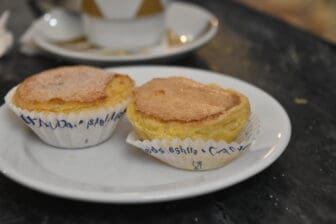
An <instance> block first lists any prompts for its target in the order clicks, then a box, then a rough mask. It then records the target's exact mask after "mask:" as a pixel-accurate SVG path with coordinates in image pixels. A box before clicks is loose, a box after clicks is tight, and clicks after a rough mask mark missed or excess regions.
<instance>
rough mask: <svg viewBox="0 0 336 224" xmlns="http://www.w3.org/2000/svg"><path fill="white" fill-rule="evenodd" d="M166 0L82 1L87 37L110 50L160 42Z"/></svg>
mask: <svg viewBox="0 0 336 224" xmlns="http://www.w3.org/2000/svg"><path fill="white" fill-rule="evenodd" d="M168 4H169V0H82V7H81V10H82V22H83V26H84V30H85V35H86V36H87V38H88V40H89V41H90V42H91V43H93V44H95V45H97V46H101V47H105V48H108V49H111V50H126V51H133V50H139V49H143V48H147V47H151V46H153V45H157V44H159V43H160V42H161V41H162V38H163V35H164V33H165V11H166V9H167V7H168Z"/></svg>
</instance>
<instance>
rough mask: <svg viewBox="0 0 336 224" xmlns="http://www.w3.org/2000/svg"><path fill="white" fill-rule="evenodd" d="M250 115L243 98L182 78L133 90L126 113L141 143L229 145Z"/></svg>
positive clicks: (164, 80)
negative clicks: (169, 141) (188, 140)
mask: <svg viewBox="0 0 336 224" xmlns="http://www.w3.org/2000/svg"><path fill="white" fill-rule="evenodd" d="M250 114H251V112H250V105H249V101H248V99H247V97H246V96H244V95H243V94H241V93H239V92H237V91H234V90H231V89H222V88H221V87H218V86H215V85H204V84H201V83H198V82H195V81H193V80H191V79H188V78H183V77H170V78H156V79H153V80H151V81H150V82H148V83H146V84H144V85H143V86H141V87H138V88H136V89H135V90H134V92H133V100H132V101H131V102H130V103H129V105H128V109H127V116H128V118H129V120H130V121H131V123H132V124H133V126H134V128H135V131H136V132H137V134H138V135H139V136H140V137H141V138H142V139H173V138H179V139H185V138H191V139H203V140H215V141H220V140H225V141H227V142H231V141H233V140H234V139H235V138H236V136H237V135H238V133H239V132H240V131H241V130H242V128H244V127H245V125H246V123H247V121H248V119H249V116H250Z"/></svg>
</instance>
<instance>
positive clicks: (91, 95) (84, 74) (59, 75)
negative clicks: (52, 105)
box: [16, 66, 113, 103]
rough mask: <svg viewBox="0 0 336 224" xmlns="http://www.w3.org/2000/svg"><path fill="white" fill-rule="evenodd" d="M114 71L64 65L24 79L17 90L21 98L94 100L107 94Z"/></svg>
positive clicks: (37, 99)
mask: <svg viewBox="0 0 336 224" xmlns="http://www.w3.org/2000/svg"><path fill="white" fill-rule="evenodd" d="M112 77H113V74H111V73H109V72H107V71H105V70H103V69H99V68H95V67H90V66H65V67H59V68H55V69H50V70H46V71H43V72H41V73H39V74H36V75H33V76H31V77H29V78H27V79H26V80H24V81H23V82H22V83H21V84H20V85H19V87H18V89H17V90H16V91H17V92H16V94H18V96H20V98H21V100H24V101H28V102H47V101H50V100H53V99H57V100H63V101H66V102H83V103H88V102H93V101H95V100H99V99H102V98H105V97H106V92H105V87H106V86H107V84H108V83H109V81H110V80H111V79H112Z"/></svg>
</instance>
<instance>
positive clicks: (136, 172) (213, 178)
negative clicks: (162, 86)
mask: <svg viewBox="0 0 336 224" xmlns="http://www.w3.org/2000/svg"><path fill="white" fill-rule="evenodd" d="M112 70H113V71H116V72H120V73H127V74H129V75H130V76H131V77H132V78H133V79H134V80H135V81H136V83H137V84H138V85H140V84H142V83H144V82H146V81H148V80H150V79H152V78H154V77H166V76H174V75H175V76H176V75H184V76H187V77H191V78H193V79H194V80H197V81H200V82H203V83H216V84H219V85H221V86H223V87H229V88H234V89H236V90H238V91H241V92H243V93H244V94H246V95H247V96H248V97H249V99H250V102H251V106H252V111H253V113H255V114H256V115H257V116H258V118H259V119H260V121H261V129H260V133H259V135H258V136H257V139H256V143H255V144H254V145H253V146H252V147H251V149H250V151H248V152H246V153H245V154H244V155H242V156H241V157H239V158H238V159H237V160H235V161H233V162H232V163H230V164H229V165H227V166H225V167H223V168H220V169H217V170H211V171H201V172H197V171H184V170H178V169H175V168H173V167H169V166H167V165H165V164H163V163H161V162H159V161H157V160H155V159H153V158H152V157H150V156H149V155H147V154H145V153H143V152H142V151H141V150H140V149H137V148H134V147H132V146H130V145H128V144H126V143H125V139H126V136H127V134H128V133H129V132H130V131H131V127H130V124H129V123H128V121H127V120H126V118H125V119H124V120H122V121H121V123H120V126H119V127H118V130H117V131H116V133H115V134H114V135H113V136H112V138H111V139H109V140H108V141H107V142H105V143H103V144H101V145H99V146H97V147H92V148H87V149H79V150H66V149H58V148H53V147H51V146H48V145H46V144H44V143H43V142H42V141H40V140H39V139H38V138H37V137H36V136H35V135H34V134H33V133H32V132H31V131H30V130H28V128H26V127H25V126H23V125H22V124H21V121H19V119H18V118H17V117H16V116H15V115H14V114H13V113H12V112H11V111H9V109H8V108H7V106H2V107H1V108H0V120H1V126H0V142H1V147H0V169H1V170H2V172H3V174H5V175H6V176H8V177H9V178H11V179H13V180H15V181H17V182H19V183H21V184H23V185H25V186H28V187H30V188H33V189H35V190H37V191H41V192H44V193H48V194H51V195H57V196H61V197H65V198H72V199H78V200H85V201H94V202H109V203H111V202H113V203H140V202H157V201H168V200H173V199H181V198H187V197H191V196H196V195H201V194H205V193H209V192H213V191H216V190H219V189H223V188H226V187H229V186H231V185H233V184H236V183H238V182H241V181H243V180H245V179H247V178H249V177H251V176H253V175H255V174H256V173H258V172H260V171H262V170H263V169H265V168H266V167H268V166H269V165H270V164H271V163H273V162H274V161H275V160H276V159H277V158H278V157H279V156H280V155H281V153H282V152H283V151H284V150H285V147H286V146H287V144H288V141H289V139H290V135H291V125H290V121H289V118H288V116H287V113H286V111H285V110H284V109H283V107H282V106H281V105H280V104H279V103H278V102H277V101H276V100H275V99H274V98H273V97H271V96H270V95H268V94H267V93H265V92H263V91H262V90H260V89H258V88H257V87H254V86H252V85H250V84H248V83H246V82H243V81H240V80H237V79H234V78H232V77H229V76H226V75H223V74H218V73H213V72H208V71H203V70H195V69H189V68H181V67H167V66H131V67H117V68H113V69H112Z"/></svg>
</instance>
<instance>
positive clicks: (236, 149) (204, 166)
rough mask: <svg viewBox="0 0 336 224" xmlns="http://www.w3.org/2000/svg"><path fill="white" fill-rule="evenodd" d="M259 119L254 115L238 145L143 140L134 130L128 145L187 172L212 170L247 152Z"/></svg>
mask: <svg viewBox="0 0 336 224" xmlns="http://www.w3.org/2000/svg"><path fill="white" fill-rule="evenodd" d="M259 129H260V122H259V119H258V118H257V117H256V116H255V115H252V116H251V118H250V120H249V122H248V123H247V125H246V127H245V128H244V129H243V130H242V131H241V133H240V134H239V135H238V136H237V138H236V141H235V142H231V143H227V142H225V141H219V142H215V141H212V140H210V141H205V140H201V139H197V140H192V139H189V138H188V139H184V140H182V139H177V138H176V139H172V140H168V139H153V140H141V139H139V137H138V136H137V134H136V133H135V132H134V131H132V132H131V133H130V134H129V135H128V137H127V140H126V141H127V143H129V144H131V145H133V146H135V147H137V148H139V149H142V150H143V151H144V152H146V153H148V154H149V155H151V156H153V157H155V158H157V159H159V160H161V161H162V162H164V163H167V164H169V165H171V166H173V167H176V168H180V169H185V170H209V169H215V168H219V167H222V166H224V165H226V164H228V163H229V162H231V161H232V160H234V159H236V158H237V157H239V156H240V155H242V154H243V153H245V152H246V151H247V150H248V149H249V148H250V147H251V145H252V144H253V143H254V142H255V139H256V136H257V134H258V133H259Z"/></svg>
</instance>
